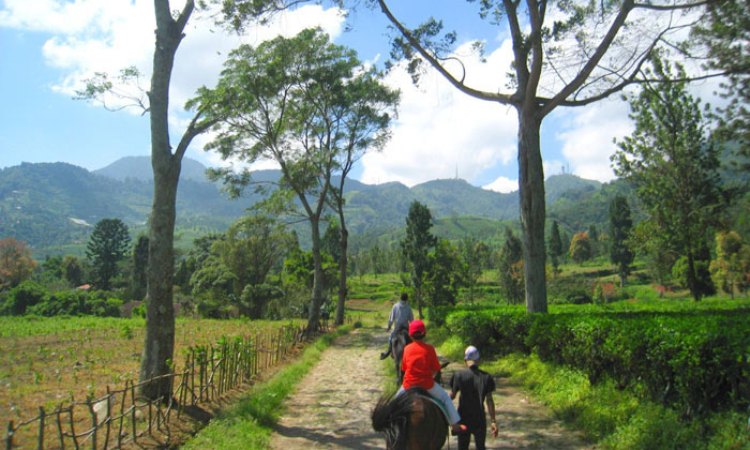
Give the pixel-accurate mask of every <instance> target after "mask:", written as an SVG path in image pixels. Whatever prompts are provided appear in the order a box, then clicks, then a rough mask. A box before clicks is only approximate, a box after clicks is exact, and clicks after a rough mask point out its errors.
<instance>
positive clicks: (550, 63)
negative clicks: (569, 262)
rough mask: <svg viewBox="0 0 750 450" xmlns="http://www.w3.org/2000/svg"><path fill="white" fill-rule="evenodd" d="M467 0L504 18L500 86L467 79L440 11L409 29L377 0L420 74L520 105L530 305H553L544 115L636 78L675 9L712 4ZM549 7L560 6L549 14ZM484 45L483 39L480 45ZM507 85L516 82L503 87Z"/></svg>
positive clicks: (665, 38) (537, 308)
mask: <svg viewBox="0 0 750 450" xmlns="http://www.w3.org/2000/svg"><path fill="white" fill-rule="evenodd" d="M467 1H468V2H469V3H477V4H478V5H479V15H480V17H481V18H483V19H485V20H487V21H488V22H489V23H490V24H492V25H496V26H501V25H506V26H507V28H508V33H507V34H508V35H509V36H510V37H511V40H512V48H513V61H512V63H511V70H512V77H511V80H510V83H507V82H506V80H505V79H504V77H503V78H501V79H499V80H498V86H497V87H496V88H493V89H489V90H482V89H479V88H476V87H474V86H470V85H469V84H467V80H469V79H471V78H470V77H469V76H467V73H466V67H465V66H464V65H463V64H461V62H460V60H459V61H458V64H457V60H458V59H459V58H458V57H457V56H456V55H453V54H451V53H450V52H451V50H453V49H454V48H455V44H456V40H457V39H456V36H457V35H456V33H455V32H447V33H443V25H442V22H441V21H439V20H436V19H434V18H432V19H429V20H428V21H427V22H425V23H423V24H421V25H419V26H417V27H415V28H409V27H407V26H406V25H405V24H404V23H403V22H402V21H400V20H399V19H398V18H397V17H396V15H395V14H394V13H393V11H392V10H391V8H390V7H389V6H388V4H389V3H395V2H388V1H386V0H370V3H371V4H374V5H377V6H378V7H379V8H380V10H381V11H382V12H383V14H385V16H386V17H387V18H388V20H389V22H390V23H391V24H392V26H393V27H394V29H395V30H396V31H397V33H398V37H397V38H396V39H394V50H395V51H394V55H395V57H405V58H406V59H408V60H409V62H408V68H409V69H410V70H411V71H412V77H413V78H414V79H418V77H419V72H420V71H421V70H423V68H424V66H425V65H429V66H432V67H433V68H435V69H436V70H437V71H438V73H440V74H441V75H442V76H444V77H445V78H446V79H447V80H448V81H449V82H450V83H451V84H452V85H453V86H455V87H456V88H457V89H458V90H460V91H461V92H463V93H465V94H467V95H470V96H472V97H474V98H477V99H480V100H486V101H491V102H497V103H500V104H503V105H510V106H512V107H514V108H515V109H516V112H517V115H518V177H519V181H518V182H519V196H520V206H521V226H522V230H523V233H522V240H523V248H524V258H525V261H526V264H525V265H524V271H525V284H526V308H527V311H529V312H546V311H547V287H546V283H545V253H546V252H545V241H544V229H545V201H544V171H543V167H542V156H541V151H540V128H541V124H542V121H543V120H544V118H545V117H547V116H548V115H549V114H550V113H551V112H552V111H554V110H555V109H556V108H557V107H559V106H568V107H572V106H583V105H588V104H591V103H593V102H596V101H598V100H601V99H603V98H606V97H608V96H610V95H612V94H614V93H617V92H619V91H621V90H622V89H623V88H624V87H625V86H627V85H629V84H631V83H634V82H636V81H638V80H639V76H640V75H641V67H642V66H643V64H644V63H645V62H646V61H647V60H648V58H649V55H650V54H651V52H652V51H653V50H654V49H655V48H657V47H659V46H661V45H664V46H667V47H671V46H673V45H674V42H670V38H671V37H673V36H675V34H674V33H671V32H672V31H675V30H678V29H681V28H682V27H684V26H685V23H684V22H685V21H686V20H687V19H686V20H683V21H680V20H676V19H677V16H676V15H675V14H674V12H675V11H678V10H687V9H689V8H691V7H694V6H701V5H703V4H704V3H705V2H704V1H703V0H695V1H691V0H677V1H672V0H659V1H656V2H640V3H639V2H636V1H635V0H624V1H621V2H586V3H578V2H567V1H565V2H554V3H552V2H549V1H547V0H523V1H521V0H481V1H475V0H467ZM552 6H555V7H556V8H557V11H555V12H554V13H549V14H548V7H552ZM639 13H640V14H639ZM685 17H687V16H685ZM646 19H647V20H646ZM481 46H482V44H481V43H480V42H477V44H476V46H475V47H481ZM572 46H573V47H574V48H571V47H572ZM575 46H577V47H575ZM425 63H426V64H425ZM506 84H509V85H510V89H509V90H506V91H505V92H503V91H501V89H503V87H504V86H505V85H506Z"/></svg>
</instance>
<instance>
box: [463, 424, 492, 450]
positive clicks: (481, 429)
mask: <svg viewBox="0 0 750 450" xmlns="http://www.w3.org/2000/svg"><path fill="white" fill-rule="evenodd" d="M472 435H473V436H474V445H475V446H476V447H477V450H485V448H486V447H485V446H484V441H485V439H486V438H487V424H486V423H484V424H482V425H480V426H478V427H469V432H468V433H465V434H459V435H458V450H469V441H470V440H471V436H472Z"/></svg>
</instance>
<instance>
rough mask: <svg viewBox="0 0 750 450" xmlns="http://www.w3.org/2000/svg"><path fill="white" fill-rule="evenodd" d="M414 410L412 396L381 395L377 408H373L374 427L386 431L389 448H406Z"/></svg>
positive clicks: (397, 449) (379, 430) (398, 449)
mask: <svg viewBox="0 0 750 450" xmlns="http://www.w3.org/2000/svg"><path fill="white" fill-rule="evenodd" d="M411 410H412V396H411V395H409V394H408V393H405V394H402V395H398V396H396V395H394V394H390V395H385V396H382V397H380V399H379V400H378V403H377V404H376V405H375V409H373V410H372V414H371V416H370V418H371V419H372V428H373V430H375V431H377V432H382V433H385V442H386V445H387V448H389V449H393V450H401V449H405V448H406V433H407V431H408V424H409V417H410V415H411Z"/></svg>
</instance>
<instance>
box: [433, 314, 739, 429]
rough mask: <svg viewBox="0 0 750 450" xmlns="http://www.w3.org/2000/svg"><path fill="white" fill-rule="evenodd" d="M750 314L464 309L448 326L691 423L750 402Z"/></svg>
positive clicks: (466, 338) (491, 348)
mask: <svg viewBox="0 0 750 450" xmlns="http://www.w3.org/2000/svg"><path fill="white" fill-rule="evenodd" d="M749 318H750V311H749V310H747V309H734V310H725V311H718V310H717V311H695V310H694V311H690V310H676V311H671V312H670V311H607V310H604V309H602V308H599V309H598V310H595V309H594V307H591V306H587V307H572V306H570V307H568V308H567V309H566V310H565V312H560V313H558V314H527V313H525V312H523V311H522V310H519V309H510V308H495V309H485V310H478V309H473V310H464V311H458V312H455V313H453V314H450V315H449V316H448V317H447V320H446V322H447V326H448V328H449V329H450V331H451V332H452V333H454V334H456V335H457V336H459V338H460V339H461V340H462V341H463V342H465V343H472V344H474V345H477V346H479V347H480V348H483V349H486V350H485V351H486V352H490V353H496V354H501V355H504V354H508V353H512V352H521V353H525V354H529V353H532V352H533V353H536V354H537V355H538V356H539V357H540V359H542V360H543V361H548V362H553V363H556V364H564V365H567V366H570V367H573V368H577V369H580V370H582V371H583V372H584V373H586V374H587V375H588V377H589V380H590V381H591V382H592V383H595V382H597V381H599V380H601V379H603V378H605V377H606V378H611V379H612V380H613V381H614V382H615V383H616V384H617V386H618V387H620V388H624V387H631V388H633V389H636V390H638V391H639V392H640V393H641V394H643V395H644V396H645V397H647V398H649V399H651V400H654V401H656V402H658V403H662V404H665V405H671V406H672V407H674V408H676V409H677V410H679V411H680V412H681V413H682V414H683V415H684V416H686V417H693V416H703V415H705V414H706V413H708V412H711V411H724V410H731V409H736V408H744V407H746V406H747V405H748V404H749V403H750V362H748V354H747V349H748V348H750V321H749V320H748V319H749Z"/></svg>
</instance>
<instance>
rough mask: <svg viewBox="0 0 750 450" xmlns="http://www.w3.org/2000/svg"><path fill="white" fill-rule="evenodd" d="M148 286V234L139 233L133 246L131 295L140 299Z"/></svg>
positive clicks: (144, 294)
mask: <svg viewBox="0 0 750 450" xmlns="http://www.w3.org/2000/svg"><path fill="white" fill-rule="evenodd" d="M147 288H148V236H145V235H140V236H138V240H136V242H135V246H133V280H132V288H131V290H132V296H133V299H135V300H142V299H143V298H144V297H145V296H146V291H147Z"/></svg>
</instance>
